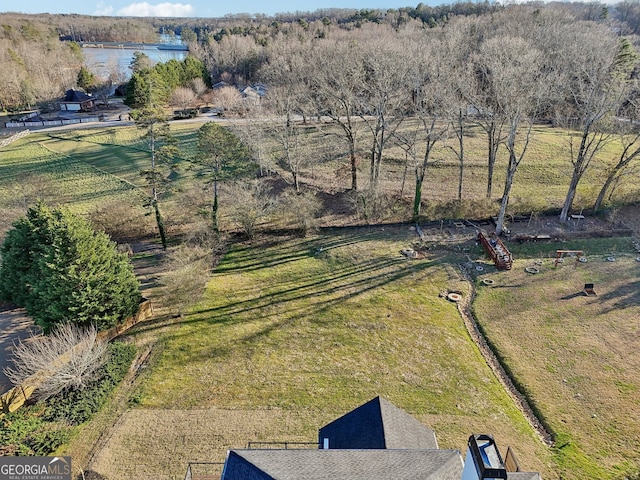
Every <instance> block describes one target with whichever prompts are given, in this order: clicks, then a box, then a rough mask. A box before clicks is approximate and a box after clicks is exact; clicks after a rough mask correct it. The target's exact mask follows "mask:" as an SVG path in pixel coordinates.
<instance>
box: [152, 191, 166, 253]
mask: <svg viewBox="0 0 640 480" xmlns="http://www.w3.org/2000/svg"><path fill="white" fill-rule="evenodd" d="M153 210H154V212H155V214H156V225H157V226H158V233H159V234H160V241H161V242H162V249H163V250H166V249H167V235H166V233H165V229H164V218H162V213H160V206H159V205H158V201H157V200H156V199H154V200H153Z"/></svg>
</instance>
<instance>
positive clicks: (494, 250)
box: [478, 231, 513, 270]
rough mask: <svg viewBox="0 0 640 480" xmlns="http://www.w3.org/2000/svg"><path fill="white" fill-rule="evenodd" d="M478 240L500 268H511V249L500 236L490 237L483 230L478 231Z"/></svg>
mask: <svg viewBox="0 0 640 480" xmlns="http://www.w3.org/2000/svg"><path fill="white" fill-rule="evenodd" d="M478 241H479V242H480V243H481V244H482V247H483V248H484V250H485V251H486V252H487V253H488V254H489V256H490V257H491V260H493V263H494V264H495V266H496V268H497V269H498V270H511V267H512V266H513V257H512V256H511V252H509V249H508V248H507V247H506V246H505V245H504V243H502V241H501V240H500V239H499V238H498V237H491V238H488V237H487V235H486V234H485V233H484V232H483V231H478Z"/></svg>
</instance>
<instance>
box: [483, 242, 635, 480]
mask: <svg viewBox="0 0 640 480" xmlns="http://www.w3.org/2000/svg"><path fill="white" fill-rule="evenodd" d="M568 247H570V248H572V249H584V250H585V254H586V255H587V262H586V263H579V264H576V262H575V261H565V263H563V264H560V265H558V266H557V267H555V266H554V259H555V255H552V254H551V252H554V251H555V248H560V249H567V248H568ZM631 247H632V246H631V239H607V240H603V239H600V240H591V241H580V242H570V245H567V243H565V244H558V245H544V246H543V245H538V246H537V250H538V252H535V249H536V247H532V246H527V247H526V248H523V249H517V248H515V249H514V250H516V258H517V259H518V260H517V261H516V263H515V265H514V268H513V270H512V271H510V272H504V273H500V274H496V275H495V276H494V277H493V278H494V280H495V281H496V284H495V286H494V287H492V288H480V289H479V295H478V297H477V300H476V302H475V303H474V309H475V312H476V313H477V316H478V318H479V319H480V323H481V325H482V327H483V328H484V330H485V332H486V333H487V334H488V336H489V338H490V339H491V342H492V343H493V345H494V346H495V347H496V349H497V350H498V352H499V353H500V355H501V357H502V358H503V359H504V361H505V363H506V364H507V365H508V367H509V369H510V370H511V371H512V372H513V374H514V375H515V376H516V378H517V379H518V381H519V382H520V383H521V384H522V385H523V387H524V388H525V389H526V391H527V392H528V394H529V395H530V397H531V398H532V399H533V401H534V403H535V405H536V406H537V408H538V409H539V411H540V412H541V413H542V415H543V416H544V418H545V420H546V422H547V423H548V424H549V425H550V427H551V428H552V429H553V431H554V432H555V434H556V436H557V448H556V449H555V450H554V452H555V455H556V460H557V462H558V471H559V472H561V474H562V478H568V479H569V478H570V479H580V478H603V479H605V478H621V475H622V474H623V473H624V472H627V471H629V469H634V468H637V462H638V452H639V451H640V421H638V420H639V419H640V402H639V401H638V390H639V389H640V368H639V367H640V362H639V361H638V355H637V352H638V351H639V349H640V340H639V337H638V320H639V319H640V262H638V261H636V258H635V257H636V255H635V254H634V251H633V249H632V248H631ZM525 252H528V253H525ZM614 252H615V253H614ZM612 253H613V254H614V255H615V259H616V260H615V262H609V261H607V258H608V256H610V255H611V254H612ZM541 254H542V255H541ZM541 256H542V257H543V260H542V262H543V263H542V265H540V266H539V269H540V273H538V274H534V275H532V274H529V273H526V272H525V271H524V268H525V267H526V266H530V265H534V262H535V261H536V260H539V259H540V258H541ZM549 256H551V257H552V258H549ZM527 257H528V258H527ZM592 282H593V283H595V290H596V293H597V294H598V295H597V296H595V297H586V296H584V295H583V294H582V288H583V286H584V284H585V283H592Z"/></svg>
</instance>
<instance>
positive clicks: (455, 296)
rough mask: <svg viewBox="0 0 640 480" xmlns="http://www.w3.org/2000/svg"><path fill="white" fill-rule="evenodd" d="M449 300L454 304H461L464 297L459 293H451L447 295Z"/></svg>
mask: <svg viewBox="0 0 640 480" xmlns="http://www.w3.org/2000/svg"><path fill="white" fill-rule="evenodd" d="M447 300H450V301H452V302H459V301H460V300H462V295H460V294H459V293H450V294H448V295H447Z"/></svg>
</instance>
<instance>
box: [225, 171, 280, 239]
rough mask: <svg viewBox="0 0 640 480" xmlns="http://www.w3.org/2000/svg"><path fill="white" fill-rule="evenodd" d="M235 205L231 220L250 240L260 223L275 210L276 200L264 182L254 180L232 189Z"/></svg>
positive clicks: (238, 184) (239, 184) (232, 208)
mask: <svg viewBox="0 0 640 480" xmlns="http://www.w3.org/2000/svg"><path fill="white" fill-rule="evenodd" d="M231 195H232V196H233V198H234V199H235V203H234V204H233V206H232V207H231V212H230V215H231V219H232V220H233V221H234V223H235V224H236V225H238V226H239V227H240V228H242V230H243V231H244V233H245V234H246V235H247V237H249V238H253V237H254V235H255V233H256V227H257V225H258V223H259V222H260V221H262V220H264V219H265V218H266V217H267V216H268V215H269V213H270V212H271V211H272V210H273V208H274V205H275V200H274V198H273V197H272V196H271V194H270V189H269V188H268V187H267V185H266V184H265V183H264V182H261V181H259V180H253V181H251V182H246V183H237V184H235V185H233V186H232V187H231Z"/></svg>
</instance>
